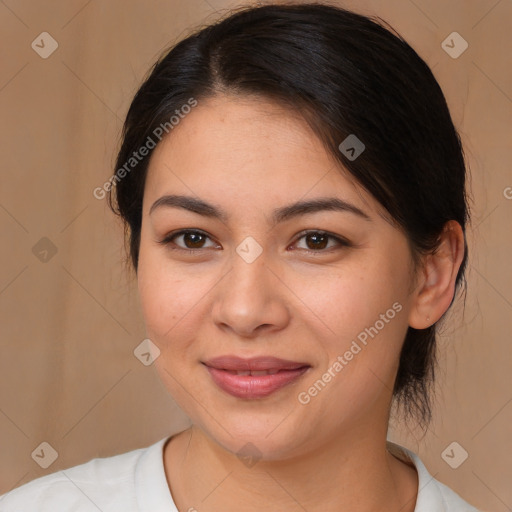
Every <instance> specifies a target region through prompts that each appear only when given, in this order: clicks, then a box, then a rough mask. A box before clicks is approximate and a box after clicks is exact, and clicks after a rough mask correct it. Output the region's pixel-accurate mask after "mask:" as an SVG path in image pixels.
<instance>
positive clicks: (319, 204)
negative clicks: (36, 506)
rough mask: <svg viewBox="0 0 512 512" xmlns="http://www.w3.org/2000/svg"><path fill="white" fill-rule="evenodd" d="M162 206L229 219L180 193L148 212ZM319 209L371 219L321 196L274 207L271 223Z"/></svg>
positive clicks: (162, 199)
mask: <svg viewBox="0 0 512 512" xmlns="http://www.w3.org/2000/svg"><path fill="white" fill-rule="evenodd" d="M162 207H167V208H183V209H185V210H188V211H191V212H194V213H197V214H199V215H203V216H204V217H210V218H214V219H219V220H220V221H222V222H224V223H227V222H228V220H229V215H228V214H227V212H225V211H224V210H222V208H219V207H218V206H214V205H212V204H210V203H207V202H206V201H203V200H202V199H198V198H196V197H190V196H182V195H165V196H162V197H160V198H159V199H157V200H156V201H155V202H154V203H153V204H152V205H151V208H150V209H149V214H150V215H151V214H152V213H153V212H154V211H155V210H156V209H157V208H162ZM320 211H339V212H349V213H352V214H355V215H357V216H359V217H361V218H362V219H365V220H367V221H371V220H372V219H371V217H370V216H369V215H368V214H367V213H365V212H364V211H363V210H361V209H359V208H358V207H357V206H354V205H353V204H351V203H348V202H347V201H344V200H343V199H339V198H337V197H322V198H318V199H311V200H308V201H298V202H296V203H292V204H290V205H287V206H282V207H280V208H276V209H274V210H273V212H272V223H273V224H274V225H275V224H279V223H280V222H284V221H287V220H289V219H292V218H294V217H298V216H301V215H307V214H310V213H315V212H320Z"/></svg>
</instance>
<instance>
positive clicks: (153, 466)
mask: <svg viewBox="0 0 512 512" xmlns="http://www.w3.org/2000/svg"><path fill="white" fill-rule="evenodd" d="M167 439H169V437H166V438H164V439H161V440H160V441H158V442H156V443H155V444H153V445H151V446H148V447H147V448H139V449H137V450H133V451H130V452H126V453H122V454H120V455H114V456H112V457H101V458H95V459H92V460H90V461H89V462H86V463H84V464H80V465H77V466H74V467H71V468H69V469H65V470H61V471H58V472H55V473H52V474H49V475H45V476H43V477H39V478H36V479H35V480H32V481H31V482H28V483H26V484H24V485H21V486H20V487H17V488H16V489H13V490H12V491H10V492H8V493H6V494H4V495H2V496H0V512H99V511H100V512H178V509H177V507H176V505H175V504H174V501H173V499H172V495H171V492H170V490H169V486H168V484H167V479H166V476H165V470H164V459H163V447H164V444H165V442H166V441H167ZM387 447H388V450H389V451H390V452H391V453H393V454H394V455H396V456H397V457H399V458H400V459H402V460H405V461H407V460H408V461H410V462H412V463H413V464H414V466H415V467H416V470H417V472H418V477H419V478H418V479H419V485H418V496H417V500H416V507H415V509H414V512H480V511H478V510H477V509H476V508H474V507H472V506H471V505H470V504H469V503H466V502H465V501H464V500H463V499H462V498H461V497H460V496H459V495H458V494H456V493H455V492H454V491H452V490H451V489H450V488H448V487H447V486H446V485H444V484H442V483H441V482H438V481H437V480H435V479H434V478H433V477H432V476H431V475H430V474H429V472H428V471H427V469H426V467H425V466H424V464H423V463H422V462H421V460H420V458H419V457H418V456H417V455H416V454H414V453H413V452H411V451H410V450H408V449H406V448H404V447H402V446H400V445H397V444H395V443H392V442H390V441H388V442H387ZM188 510H190V511H194V508H193V507H192V506H191V507H190V508H189V509H188Z"/></svg>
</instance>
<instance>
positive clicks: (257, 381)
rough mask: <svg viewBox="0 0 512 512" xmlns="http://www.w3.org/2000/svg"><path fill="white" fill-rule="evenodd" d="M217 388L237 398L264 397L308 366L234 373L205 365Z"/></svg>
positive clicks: (288, 381)
mask: <svg viewBox="0 0 512 512" xmlns="http://www.w3.org/2000/svg"><path fill="white" fill-rule="evenodd" d="M206 368H207V369H208V371H209V372H210V375H211V376H212V379H213V381H214V382H215V384H217V386H219V388H221V389H222V390H224V391H225V392H226V393H229V394H230V395H232V396H235V397H237V398H264V397H266V396H269V395H271V394H272V393H274V392H276V391H278V390H279V389H281V388H283V387H284V386H287V385H288V384H291V383H292V382H295V381H296V380H297V379H299V378H300V377H301V376H302V375H303V374H304V373H305V372H306V371H307V370H308V369H309V366H304V367H302V368H297V369H296V370H280V371H278V372H277V373H274V375H236V374H235V373H230V372H228V371H226V370H218V369H217V368H211V367H210V366H207V367H206Z"/></svg>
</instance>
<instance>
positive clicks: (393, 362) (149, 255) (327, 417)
mask: <svg viewBox="0 0 512 512" xmlns="http://www.w3.org/2000/svg"><path fill="white" fill-rule="evenodd" d="M356 135H357V136H358V137H359V138H360V139H362V140H363V141H364V134H356ZM340 142H341V141H340ZM171 195H172V196H184V197H186V198H190V199H191V200H194V201H198V202H199V201H200V202H202V203H205V204H206V203H207V204H208V205H211V206H210V207H209V208H205V207H202V208H201V209H200V210H199V209H198V208H195V209H196V211H192V210H193V209H194V208H192V207H191V208H190V209H188V208H186V207H184V206H183V205H185V203H184V202H182V206H181V207H180V206H179V205H176V202H174V203H173V204H171V201H167V203H166V202H165V201H164V200H162V201H160V204H159V205H155V202H156V201H157V200H159V199H161V198H162V197H164V196H171ZM320 199H322V200H330V201H333V200H336V201H338V205H343V203H346V204H347V205H350V206H347V207H346V208H345V209H343V208H337V209H334V208H332V209H326V208H325V207H324V208H321V207H320V208H315V207H311V206H310V207H309V208H308V207H306V208H290V206H292V205H294V204H296V203H302V202H309V201H318V200H320ZM153 205H155V206H153ZM152 207H153V208H152ZM286 208H289V209H288V210H286ZM214 211H215V212H221V213H222V215H223V217H221V218H219V217H218V216H217V215H216V214H214ZM276 212H280V214H279V213H276ZM381 213H382V211H381V210H380V208H379V204H378V203H377V202H376V201H375V200H374V199H373V198H372V197H371V196H369V195H368V194H367V193H366V192H365V191H364V190H363V189H362V188H360V187H359V186H358V185H357V184H356V183H355V182H354V181H353V180H351V179H349V177H348V175H347V174H346V173H345V172H344V171H343V170H342V169H341V168H340V165H339V163H337V162H335V161H334V159H333V158H332V157H330V156H329V154H328V153H327V152H326V150H325V149H324V147H323V146H322V144H321V143H320V141H319V140H318V139H317V138H316V137H315V136H314V134H313V132H312V131H311V130H310V128H309V127H308V125H307V124H306V123H305V122H304V121H302V120H300V119H299V118H297V117H293V116H292V115H291V114H290V113H289V112H288V113H287V112H286V111H284V110H282V109H281V108H280V107H278V106H277V105H275V104H273V103H267V102H265V101H263V100H261V99H254V98H253V99H251V98H248V97H243V98H236V97H226V96H217V97H215V98H213V99H209V100H204V101H199V102H198V105H197V106H196V107H195V108H193V109H192V110H191V112H190V113H189V114H188V115H187V116H184V117H183V119H181V121H180V123H179V124H178V125H176V126H175V127H174V128H173V129H172V132H170V135H169V136H168V137H167V138H164V139H163V140H162V142H161V143H160V144H159V145H158V146H157V147H156V148H155V150H154V153H153V155H152V157H151V162H150V166H149V170H148V176H147V181H146V185H145V192H144V201H143V220H142V232H141V243H140V257H139V258H140V259H139V267H138V285H139V292H140V300H141V305H142V310H143V315H144V319H145V323H146V328H147V335H148V337H149V338H150V339H151V341H152V342H153V343H154V344H155V345H157V347H158V348H159V349H160V356H159V357H158V358H157V359H156V361H155V364H156V367H157V369H158V371H159V374H160V376H161V378H162V381H163V383H164V385H165V386H166V387H167V389H168V390H169V392H170V393H171V395H172V396H173V397H174V398H175V400H176V401H177V402H178V404H179V405H180V406H181V407H182V409H183V410H184V411H185V412H186V413H187V414H188V415H189V417H190V418H191V420H192V421H193V423H195V424H196V425H198V426H199V427H200V428H201V429H202V430H203V431H204V432H206V433H207V435H208V436H209V437H211V438H212V439H214V440H215V441H216V442H217V443H219V444H220V445H221V446H223V447H224V448H226V449H227V450H229V451H231V452H233V453H236V452H238V451H239V450H240V449H241V448H242V447H243V446H244V445H246V443H248V442H250V443H252V444H253V445H255V446H256V449H257V450H258V451H259V453H260V454H261V456H262V457H266V458H269V459H272V458H274V459H277V458H286V457H290V456H293V455H298V454H300V453H305V452H306V451H308V450H313V449H317V448H319V447H320V446H321V445H323V444H324V445H327V444H328V443H330V442H331V441H332V439H335V438H336V439H339V436H345V437H347V436H354V435H357V436H358V438H359V439H363V438H364V436H366V435H369V436H370V435H375V433H376V432H377V431H378V432H379V434H381V433H382V432H384V433H385V432H386V429H387V419H388V407H389V402H390V399H391V390H392V389H393V383H394V378H395V375H396V371H397V368H398V360H399V353H400V349H401V345H402V341H403V338H404V336H405V333H406V330H407V327H408V313H409V311H410V309H411V300H412V299H411V297H412V296H411V295H410V293H409V292H410V286H411V281H410V280H411V270H412V267H411V265H412V263H411V255H410V251H409V246H408V243H407V240H406V238H405V236H404V235H403V234H402V233H401V232H400V231H399V230H397V229H396V228H395V227H393V226H392V225H391V224H390V223H389V222H387V221H386V220H385V219H384V218H383V217H382V216H381ZM182 230H195V231H199V232H200V233H199V234H198V233H185V234H183V233H179V232H181V231H182ZM305 231H307V232H309V234H308V233H304V232H305ZM319 232H320V233H319ZM321 232H328V234H329V236H327V235H325V234H322V233H321ZM172 235H175V236H174V237H172ZM336 237H339V241H338V239H337V238H336ZM163 240H167V243H166V244H163V243H161V242H162V241H163ZM344 241H345V242H344ZM345 243H346V244H348V245H346V244H345ZM221 356H236V357H238V358H242V361H241V362H240V361H238V363H239V365H240V366H238V367H237V366H236V364H235V366H234V367H237V368H239V369H240V370H242V369H243V368H245V369H246V370H249V369H251V368H252V369H253V370H260V371H264V370H271V372H270V373H273V375H269V374H268V373H269V372H265V371H264V375H257V374H256V375H253V374H249V375H247V371H246V372H245V375H244V374H238V375H237V374H235V373H234V372H233V371H232V370H233V368H234V367H233V366H230V365H229V364H228V362H226V361H225V360H224V361H222V360H220V361H218V362H217V363H215V362H214V361H212V360H213V359H214V358H219V357H221ZM255 357H263V358H264V359H263V362H260V366H257V365H256V366H249V363H247V362H244V361H243V360H245V359H248V358H255ZM269 357H273V358H280V359H284V360H287V361H291V362H293V363H295V364H292V365H289V366H286V365H285V364H284V363H280V362H276V361H274V360H268V358H269ZM205 363H207V364H208V365H210V366H207V364H205ZM231 363H232V364H233V362H231ZM235 363H236V361H235ZM212 366H217V367H218V368H217V369H216V370H215V369H212ZM292 367H295V369H293V368H292ZM223 368H224V369H223ZM230 369H231V371H229V370H230ZM276 371H278V372H277V373H276Z"/></svg>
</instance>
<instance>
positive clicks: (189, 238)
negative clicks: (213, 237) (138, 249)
mask: <svg viewBox="0 0 512 512" xmlns="http://www.w3.org/2000/svg"><path fill="white" fill-rule="evenodd" d="M180 238H181V239H182V242H181V243H176V242H175V240H179V239H180ZM208 239H210V237H209V236H208V235H206V233H203V232H201V231H197V230H191V229H185V230H182V231H178V232H176V233H171V234H170V235H168V236H166V237H165V238H164V239H163V240H161V241H160V242H159V243H161V244H162V245H175V246H176V247H173V249H177V250H179V249H182V250H188V251H189V252H194V250H201V249H206V248H208V246H205V245H204V244H205V241H206V240H208ZM210 247H211V246H210Z"/></svg>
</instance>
